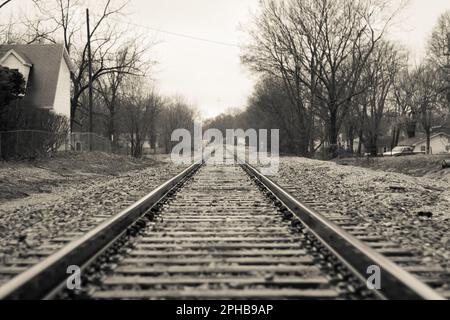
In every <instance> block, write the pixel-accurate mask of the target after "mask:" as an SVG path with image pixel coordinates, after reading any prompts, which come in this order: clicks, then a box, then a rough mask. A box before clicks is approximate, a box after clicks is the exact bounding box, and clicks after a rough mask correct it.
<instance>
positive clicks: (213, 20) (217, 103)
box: [132, 0, 450, 117]
mask: <svg viewBox="0 0 450 320" xmlns="http://www.w3.org/2000/svg"><path fill="white" fill-rule="evenodd" d="M393 1H399V0H393ZM257 7H258V0H164V1H162V0H132V11H134V12H135V13H134V16H133V21H134V22H137V23H139V24H143V25H146V26H149V27H153V28H158V29H163V30H167V31H170V32H175V33H182V34H186V35H190V36H194V37H199V38H206V39H210V40H214V41H220V42H225V43H230V44H240V43H242V42H243V41H244V34H243V32H242V31H241V28H240V27H239V26H240V25H244V26H245V25H246V24H248V23H249V19H250V16H251V15H250V13H251V12H254V11H255V9H256V8H257ZM447 9H450V1H449V0H412V1H411V3H410V5H409V7H408V8H407V9H406V10H405V11H404V12H403V14H402V15H401V17H399V18H398V21H397V24H396V26H395V29H393V30H392V32H391V33H392V34H391V37H392V38H393V39H395V40H396V41H398V42H399V43H401V44H403V45H404V46H406V47H407V48H408V49H410V50H411V51H412V58H414V59H420V58H421V57H422V56H423V54H424V51H425V43H426V38H427V36H428V35H429V34H430V32H431V29H432V28H433V26H434V25H435V23H436V19H437V18H438V17H439V15H440V14H441V13H443V12H444V11H445V10H447ZM155 35H156V37H157V38H158V39H159V40H162V43H161V44H159V45H158V46H157V48H156V49H155V53H156V55H157V59H158V60H159V62H160V64H159V66H158V68H157V69H158V72H157V73H156V74H155V78H156V79H157V80H158V82H159V87H160V88H161V91H162V92H164V93H168V94H181V95H183V96H186V97H188V99H189V100H190V101H191V102H192V103H194V104H197V105H198V106H199V108H200V110H201V113H202V115H203V116H204V117H210V116H215V115H217V114H219V113H221V112H222V111H224V110H225V109H226V108H228V107H244V106H245V104H246V101H247V97H248V96H249V95H250V94H251V92H252V88H253V85H254V81H255V78H254V77H252V75H251V74H250V73H249V72H248V71H247V70H246V69H245V68H244V67H243V66H241V64H240V59H239V55H240V49H239V48H238V47H233V46H222V45H217V44H214V43H208V42H202V41H195V40H190V39H185V38H182V37H178V36H172V35H167V34H163V33H155Z"/></svg>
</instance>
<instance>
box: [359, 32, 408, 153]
mask: <svg viewBox="0 0 450 320" xmlns="http://www.w3.org/2000/svg"><path fill="white" fill-rule="evenodd" d="M404 61H405V60H403V59H402V56H401V54H400V53H399V52H398V50H397V49H396V48H395V47H394V46H393V45H392V44H391V43H389V42H384V41H382V42H379V43H378V45H377V47H376V48H375V50H374V52H373V54H372V55H371V57H370V59H369V60H368V62H367V64H366V65H365V66H364V71H363V75H362V78H361V85H362V86H363V87H364V88H366V90H363V93H362V94H360V96H359V97H358V98H357V100H358V102H359V107H358V109H359V110H358V112H359V116H358V121H359V122H360V123H361V124H362V127H361V130H362V132H363V139H364V144H365V146H366V148H367V149H368V151H369V152H370V154H371V155H372V156H377V153H378V138H379V137H380V135H381V134H382V131H381V129H382V128H381V123H382V120H383V117H384V115H385V110H386V103H387V102H388V97H389V95H390V94H391V93H392V87H393V84H394V81H395V77H396V75H397V73H398V72H399V71H400V70H401V69H402V67H403V66H404Z"/></svg>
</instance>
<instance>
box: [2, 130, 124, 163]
mask: <svg viewBox="0 0 450 320" xmlns="http://www.w3.org/2000/svg"><path fill="white" fill-rule="evenodd" d="M91 144H92V151H100V152H106V153H112V152H113V148H112V145H111V142H110V141H109V140H108V139H107V138H105V137H101V136H99V135H97V134H94V133H84V132H74V133H72V134H57V133H52V132H47V131H38V130H15V131H6V132H0V159H3V160H10V159H36V158H42V157H49V156H52V155H54V154H55V153H58V152H67V151H77V152H87V151H91V148H90V145H91ZM115 151H117V153H122V152H123V153H126V152H127V151H126V148H115ZM115 153H116V152H115Z"/></svg>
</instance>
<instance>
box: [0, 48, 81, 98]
mask: <svg viewBox="0 0 450 320" xmlns="http://www.w3.org/2000/svg"><path fill="white" fill-rule="evenodd" d="M11 50H14V51H15V52H17V54H19V55H20V56H21V57H23V59H26V61H28V62H30V63H31V64H32V65H33V66H32V68H31V71H30V75H29V78H28V85H27V94H26V96H25V98H24V103H25V104H30V105H34V106H38V107H52V106H53V104H54V101H55V96H56V90H57V85H58V79H59V74H60V68H61V65H62V63H63V62H65V63H66V64H67V66H68V67H69V70H73V69H71V63H70V60H69V58H68V55H67V53H65V52H66V50H65V49H64V46H63V45H62V44H32V45H0V56H2V53H4V54H7V53H8V52H9V51H11Z"/></svg>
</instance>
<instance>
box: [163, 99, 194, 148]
mask: <svg viewBox="0 0 450 320" xmlns="http://www.w3.org/2000/svg"><path fill="white" fill-rule="evenodd" d="M197 117H198V114H197V111H196V110H195V108H194V107H192V106H191V105H189V104H188V103H187V102H186V101H185V100H184V99H183V98H182V97H175V98H172V99H170V100H169V101H168V102H167V103H166V106H165V107H164V109H163V110H162V111H161V118H160V119H161V121H160V124H161V127H160V129H159V130H160V134H161V136H160V140H161V143H162V146H163V147H164V149H165V152H166V153H170V152H171V150H172V148H173V146H174V144H175V142H173V141H171V137H172V133H173V131H174V130H176V129H186V130H189V131H191V132H192V131H193V129H194V121H195V120H196V119H197Z"/></svg>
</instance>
